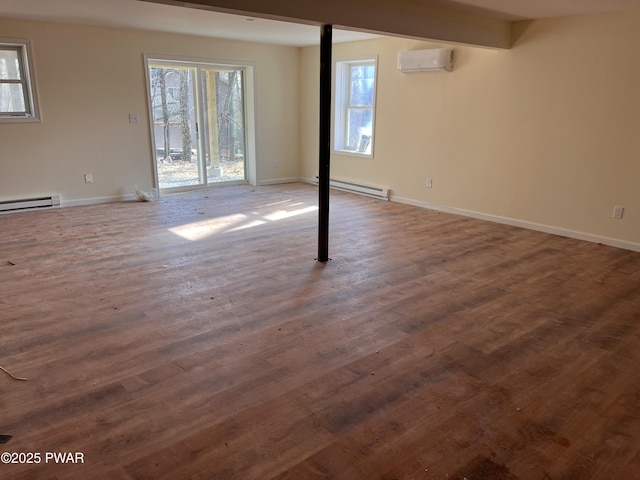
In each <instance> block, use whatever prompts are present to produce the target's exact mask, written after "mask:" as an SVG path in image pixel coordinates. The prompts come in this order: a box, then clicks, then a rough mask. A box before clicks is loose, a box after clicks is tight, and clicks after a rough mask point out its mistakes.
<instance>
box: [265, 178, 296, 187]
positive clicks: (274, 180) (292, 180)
mask: <svg viewBox="0 0 640 480" xmlns="http://www.w3.org/2000/svg"><path fill="white" fill-rule="evenodd" d="M302 181H304V180H303V179H301V178H300V177H287V178H271V179H268V180H259V181H258V183H257V185H258V186H263V185H279V184H281V183H298V182H302Z"/></svg>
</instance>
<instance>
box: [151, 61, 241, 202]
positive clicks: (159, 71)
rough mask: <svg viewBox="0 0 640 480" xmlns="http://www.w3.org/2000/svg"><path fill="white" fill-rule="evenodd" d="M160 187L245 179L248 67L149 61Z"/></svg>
mask: <svg viewBox="0 0 640 480" xmlns="http://www.w3.org/2000/svg"><path fill="white" fill-rule="evenodd" d="M147 66H148V70H149V72H148V73H149V77H148V78H149V101H150V105H151V114H152V122H153V129H152V132H153V133H152V136H153V139H152V140H153V144H154V148H155V166H156V172H157V179H158V186H159V188H160V190H165V191H166V190H178V189H180V190H184V189H189V188H197V187H202V186H206V185H209V184H215V183H223V182H237V181H244V180H246V178H247V174H246V170H247V168H246V161H247V155H246V151H247V148H246V146H247V129H246V126H245V125H246V120H245V113H246V102H245V74H246V68H245V67H242V66H234V65H216V64H203V63H191V62H181V61H177V60H175V61H171V60H154V59H148V61H147Z"/></svg>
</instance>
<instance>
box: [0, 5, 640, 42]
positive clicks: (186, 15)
mask: <svg viewBox="0 0 640 480" xmlns="http://www.w3.org/2000/svg"><path fill="white" fill-rule="evenodd" d="M455 3H459V4H464V5H467V6H472V7H475V8H482V9H486V10H487V13H489V14H493V15H495V16H497V17H500V18H506V19H512V20H517V19H533V18H546V17H558V16H567V15H581V14H592V13H604V12H612V11H625V10H640V0H455ZM0 17H18V18H31V19H40V20H51V21H61V22H71V23H85V24H92V25H106V26H115V27H131V28H143V29H151V30H159V31H165V32H173V33H188V34H193V35H204V36H211V37H220V38H230V39H235V40H248V41H258V42H265V43H273V44H280V45H295V46H304V45H314V44H317V43H318V42H319V35H320V34H319V28H318V27H315V26H311V25H301V24H295V23H285V22H278V21H274V20H267V19H262V18H248V17H246V16H241V15H229V14H224V13H218V12H212V11H205V10H196V9H190V8H184V7H176V6H170V5H160V4H154V3H147V2H139V1H137V0H0ZM370 36H371V35H367V34H365V33H360V32H353V31H346V30H338V29H336V30H335V31H334V35H333V37H334V41H335V42H344V41H350V40H359V39H364V38H369V37H370Z"/></svg>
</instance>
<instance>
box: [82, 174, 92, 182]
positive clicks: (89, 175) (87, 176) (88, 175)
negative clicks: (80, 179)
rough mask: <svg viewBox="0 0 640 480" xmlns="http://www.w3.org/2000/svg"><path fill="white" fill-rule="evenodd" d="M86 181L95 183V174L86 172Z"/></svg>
mask: <svg viewBox="0 0 640 480" xmlns="http://www.w3.org/2000/svg"><path fill="white" fill-rule="evenodd" d="M84 183H93V174H91V173H85V174H84Z"/></svg>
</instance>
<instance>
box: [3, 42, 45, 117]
mask: <svg viewBox="0 0 640 480" xmlns="http://www.w3.org/2000/svg"><path fill="white" fill-rule="evenodd" d="M31 72H32V68H31V64H30V44H29V42H28V41H26V40H3V39H0V122H15V121H32V122H33V121H38V120H39V115H38V109H37V103H36V93H35V88H34V83H33V76H32V74H31Z"/></svg>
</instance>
